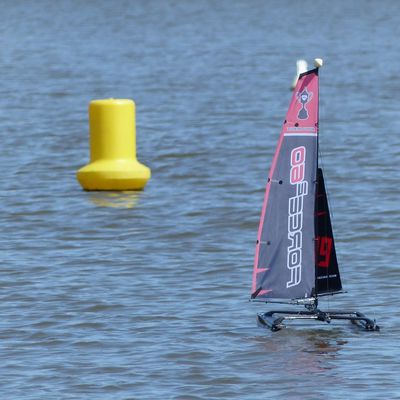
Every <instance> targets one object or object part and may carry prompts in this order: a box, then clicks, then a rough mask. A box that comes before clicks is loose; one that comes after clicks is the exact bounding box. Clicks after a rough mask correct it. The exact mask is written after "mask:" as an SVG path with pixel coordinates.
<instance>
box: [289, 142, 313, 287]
mask: <svg viewBox="0 0 400 400" xmlns="http://www.w3.org/2000/svg"><path fill="white" fill-rule="evenodd" d="M305 160H306V148H305V147H304V146H300V147H296V148H295V149H293V150H292V152H291V154H290V166H291V168H290V184H291V185H294V186H296V194H295V195H294V196H293V197H290V198H289V207H288V208H289V210H288V239H289V241H290V244H289V247H288V251H287V267H288V269H289V270H290V280H289V281H288V282H287V283H286V287H287V288H290V287H292V286H296V285H298V284H299V283H300V282H301V262H302V246H303V233H302V230H303V203H304V202H303V197H304V196H306V195H307V193H308V182H307V181H305V180H304V170H305Z"/></svg>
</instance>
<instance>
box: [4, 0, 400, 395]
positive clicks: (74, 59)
mask: <svg viewBox="0 0 400 400" xmlns="http://www.w3.org/2000/svg"><path fill="white" fill-rule="evenodd" d="M0 6H1V7H0V16H1V24H0V45H1V46H0V77H1V79H0V82H1V83H0V134H1V157H0V171H1V201H0V207H1V208H0V211H1V219H0V221H1V272H0V360H1V363H0V398H1V399H6V400H9V399H11V400H14V399H17V400H19V399H23V400H33V399H99V400H103V399H113V400H114V399H249V400H250V399H252V400H253V399H267V398H268V399H269V398H271V399H275V398H281V399H320V398H324V399H347V398H351V399H376V398H385V399H396V398H397V399H398V398H400V374H399V372H400V368H399V358H400V342H399V333H400V328H399V317H400V312H399V301H398V298H399V294H400V291H399V280H400V267H399V262H398V260H399V229H398V228H399V216H400V206H399V186H398V185H399V183H400V168H399V157H400V135H399V133H400V112H399V110H400V102H399V93H400V79H399V62H400V58H399V54H400V44H399V43H400V42H399V37H400V24H399V20H398V15H399V13H400V4H399V2H397V1H394V0H393V1H389V0H387V1H379V2H378V1H376V2H373V1H334V2H325V1H301V2H300V1H298V2H295V1H252V0H247V1H236V2H233V1H219V2H213V1H196V2H194V1H193V2H191V1H172V0H171V1H161V0H160V1H155V0H154V1H146V2H145V1H142V2H139V1H120V0H113V1H87V2H83V1H59V2H55V1H54V2H53V1H44V0H42V1H35V2H34V1H19V0H15V1H9V0H3V1H2V2H1V5H0ZM314 57H323V58H324V60H325V66H324V67H323V68H322V70H321V73H320V76H321V93H320V95H321V110H320V116H321V150H322V155H323V160H322V163H323V165H324V167H325V175H326V179H327V185H328V191H329V195H330V203H331V207H332V211H333V223H334V231H335V234H336V242H337V243H336V244H337V251H338V257H339V261H340V265H341V274H342V280H343V283H344V288H345V289H346V290H347V291H348V294H345V295H342V296H336V297H334V298H330V299H328V300H324V301H323V302H322V307H323V308H332V307H334V308H351V309H353V308H355V309H357V310H359V311H362V312H365V313H366V314H367V315H369V316H371V317H372V318H376V319H377V321H378V323H379V324H380V325H381V328H382V330H381V332H380V333H368V332H363V331H359V330H357V329H355V328H354V327H352V326H351V324H348V323H334V324H332V325H327V324H325V325H324V324H322V323H319V324H312V325H306V326H303V325H302V326H297V325H296V326H295V327H293V326H291V327H288V328H287V329H286V330H283V331H280V332H278V333H271V332H269V331H267V330H264V329H261V328H258V327H257V326H256V320H255V315H256V313H257V312H259V311H262V310H266V309H267V308H268V307H267V306H265V305H257V304H252V303H249V302H248V297H249V293H250V286H251V274H252V263H253V256H254V246H255V240H256V236H257V228H258V221H259V215H260V211H261V204H262V199H263V196H264V186H265V183H266V178H267V172H268V169H269V166H270V163H271V160H272V155H273V152H274V149H275V146H276V142H277V139H278V135H279V132H280V129H281V123H282V121H283V119H284V115H285V113H286V110H287V106H288V102H289V99H290V96H291V93H290V91H289V86H290V83H291V81H292V79H293V76H294V74H295V62H296V60H297V59H298V58H306V59H308V61H309V62H311V60H312V59H313V58H314ZM108 97H117V98H118V97H120V98H132V99H134V100H135V102H136V105H137V148H138V158H139V160H140V161H142V162H143V163H145V164H146V165H149V166H150V167H151V168H152V174H153V176H152V179H151V180H150V181H149V183H148V185H147V187H146V189H145V191H144V192H143V193H139V194H137V193H94V192H84V191H83V190H81V188H80V186H79V184H78V182H77V181H76V178H75V173H76V171H77V170H78V169H79V168H80V167H81V166H83V165H85V164H86V163H87V161H88V157H89V147H88V121H87V106H88V103H89V101H90V100H92V99H98V98H108Z"/></svg>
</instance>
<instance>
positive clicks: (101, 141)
mask: <svg viewBox="0 0 400 400" xmlns="http://www.w3.org/2000/svg"><path fill="white" fill-rule="evenodd" d="M89 126H90V163H89V164H88V165H86V166H85V167H83V168H81V169H80V170H79V171H78V172H77V178H78V181H79V183H80V184H81V186H82V187H83V188H84V189H85V190H141V189H143V188H144V187H145V185H146V183H147V181H148V180H149V179H150V175H151V173H150V168H148V167H146V166H145V165H143V164H141V163H140V162H139V161H138V160H137V159H136V123H135V103H134V102H133V101H132V100H127V99H105V100H93V101H91V102H90V104H89Z"/></svg>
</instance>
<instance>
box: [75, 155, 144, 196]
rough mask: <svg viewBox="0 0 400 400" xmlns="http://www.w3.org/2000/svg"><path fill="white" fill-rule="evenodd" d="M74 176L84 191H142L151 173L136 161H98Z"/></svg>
mask: <svg viewBox="0 0 400 400" xmlns="http://www.w3.org/2000/svg"><path fill="white" fill-rule="evenodd" d="M76 176H77V178H78V181H79V183H80V184H81V186H82V187H83V189H85V190H143V189H144V187H145V186H146V183H147V181H148V180H149V179H150V176H151V172H150V168H148V167H146V166H145V165H143V164H141V163H140V162H139V161H137V160H98V161H95V162H93V163H90V164H88V165H86V166H85V167H83V168H81V169H80V170H79V171H78V172H77V174H76Z"/></svg>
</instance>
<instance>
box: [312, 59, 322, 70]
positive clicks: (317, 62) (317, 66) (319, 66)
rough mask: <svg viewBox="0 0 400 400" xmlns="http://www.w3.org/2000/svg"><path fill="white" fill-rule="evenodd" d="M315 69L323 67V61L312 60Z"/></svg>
mask: <svg viewBox="0 0 400 400" xmlns="http://www.w3.org/2000/svg"><path fill="white" fill-rule="evenodd" d="M314 65H315V68H321V67H322V66H323V65H324V60H323V59H322V58H314Z"/></svg>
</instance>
